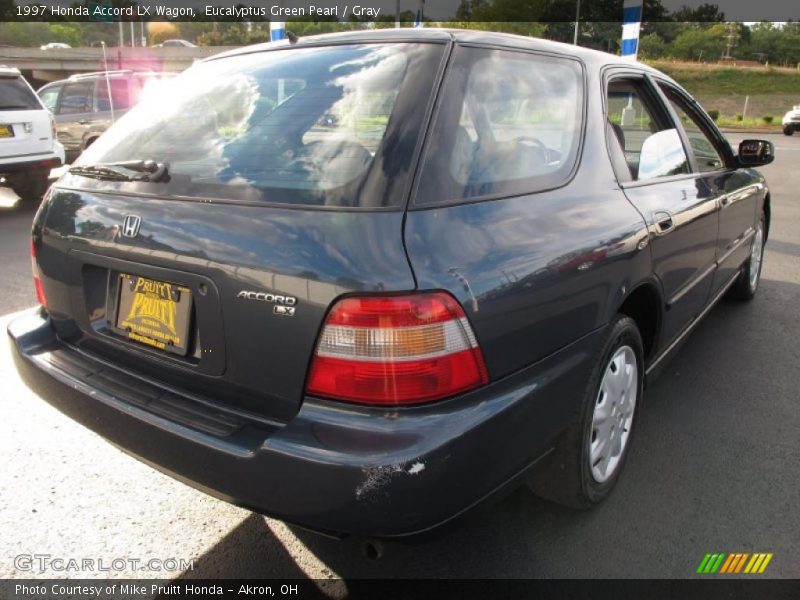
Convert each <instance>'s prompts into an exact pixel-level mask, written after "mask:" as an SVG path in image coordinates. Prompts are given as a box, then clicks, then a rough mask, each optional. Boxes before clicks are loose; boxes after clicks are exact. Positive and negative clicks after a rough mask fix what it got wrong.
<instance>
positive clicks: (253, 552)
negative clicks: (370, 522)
mask: <svg viewBox="0 0 800 600" xmlns="http://www.w3.org/2000/svg"><path fill="white" fill-rule="evenodd" d="M799 292H800V287H799V286H798V284H797V283H793V282H787V281H778V280H770V279H764V280H762V289H761V290H760V293H759V296H758V297H757V298H756V299H755V300H754V301H753V302H751V303H747V304H742V303H739V302H734V301H727V300H725V301H723V302H721V303H720V304H719V306H717V307H716V308H715V309H714V310H713V311H711V313H710V314H709V316H708V318H707V319H705V320H704V322H703V323H701V324H700V325H699V326H698V328H697V329H696V330H695V331H694V332H693V334H692V335H691V336H690V337H689V339H688V341H687V343H686V344H685V346H684V347H683V348H682V349H681V350H680V351H679V352H678V353H677V354H676V355H675V356H674V358H673V359H672V360H671V361H670V362H669V363H668V364H667V368H666V369H665V372H664V374H662V375H661V377H660V378H659V379H658V380H657V381H656V382H655V383H654V384H653V385H652V386H650V388H649V389H648V391H647V394H646V397H645V400H644V405H643V407H642V408H643V410H642V411H641V413H640V415H639V417H638V425H637V434H636V436H637V437H636V439H635V440H634V442H633V452H632V454H631V456H630V457H629V460H628V462H627V465H626V472H625V474H624V476H623V477H622V478H621V480H620V481H619V484H618V486H617V489H616V490H615V491H614V493H612V494H611V496H610V497H609V498H608V499H607V500H606V502H604V503H603V504H601V505H600V506H597V507H595V508H594V509H592V510H589V511H576V510H572V509H567V508H564V507H561V506H557V505H555V504H551V503H548V502H546V501H543V500H540V499H538V498H536V497H535V496H533V494H531V493H530V492H529V491H528V490H526V489H519V490H517V491H515V492H513V493H511V494H510V495H509V496H507V497H505V498H503V499H501V500H496V501H494V502H493V503H490V504H486V505H483V506H480V507H477V508H476V509H473V510H472V511H470V512H468V513H467V514H466V515H464V516H462V517H460V518H458V519H456V520H455V521H454V522H453V523H452V524H451V525H449V526H445V527H444V528H442V529H440V530H437V531H435V532H432V533H430V534H428V535H425V536H421V537H417V538H414V539H412V540H406V541H400V542H390V543H387V544H385V547H384V549H385V553H384V555H383V557H382V558H380V559H369V558H367V557H366V556H365V553H364V545H363V541H362V540H358V539H354V538H347V539H344V540H334V539H329V538H326V537H323V536H320V535H318V534H314V533H311V532H308V531H305V530H302V529H300V528H297V527H293V526H285V525H283V524H281V523H278V522H275V521H268V520H267V519H265V517H263V516H260V515H255V514H253V515H251V516H250V517H248V518H247V519H245V520H244V521H243V522H242V523H241V524H240V525H239V526H238V527H237V528H235V529H234V530H233V531H231V532H230V533H229V534H228V535H227V536H225V538H223V539H222V540H220V541H219V543H218V544H217V545H216V546H214V547H213V548H212V549H211V550H209V551H208V552H207V553H206V554H205V555H203V556H201V557H200V558H199V559H197V560H196V561H195V569H194V571H192V572H191V573H187V574H186V575H185V576H186V577H190V578H195V577H243V578H308V577H309V576H311V577H342V578H344V579H350V578H373V577H401V578H402V577H412V578H444V577H452V578H471V577H478V578H481V577H500V578H526V577H536V578H550V577H691V576H692V575H693V574H694V572H695V569H696V566H697V565H696V562H697V560H699V559H698V556H700V557H702V555H703V553H704V552H706V551H707V550H708V548H707V545H708V543H709V542H710V541H713V543H715V544H717V545H720V544H721V547H722V546H724V547H727V546H731V547H732V548H733V547H734V546H735V547H736V548H738V547H739V546H741V545H742V544H744V546H746V547H748V548H749V547H764V548H768V549H769V550H770V551H775V552H776V556H779V554H781V555H783V556H791V555H794V554H796V552H797V551H798V550H799V549H800V548H798V546H797V540H796V532H797V528H796V522H795V520H793V519H788V517H789V515H788V514H787V513H786V506H790V505H794V504H793V503H795V502H800V493H798V489H797V488H796V486H794V481H795V477H794V476H795V475H796V469H797V468H798V464H799V463H798V458H797V455H796V453H795V452H794V448H795V445H794V444H795V441H794V440H795V433H794V432H795V431H796V428H797V427H798V426H800V418H798V414H797V412H796V404H795V399H794V396H793V395H792V394H794V391H793V390H794V389H795V388H794V387H793V386H791V385H790V384H791V382H792V380H793V375H792V373H793V367H796V364H795V362H794V361H796V358H797V356H796V352H794V351H793V350H791V348H793V341H792V340H793V339H795V338H794V337H793V336H796V335H797V326H796V321H795V320H794V318H793V317H792V315H791V314H790V311H787V307H789V306H791V298H797V297H798V293H799ZM787 344H788V345H787ZM787 349H788V350H787ZM754 357H755V361H754ZM787 390H789V391H788V392H787ZM745 416H746V419H744V417H745ZM753 432H756V433H757V434H758V436H759V439H762V442H761V443H760V444H753V443H752V441H748V440H749V436H750V435H751V434H752V433H753ZM745 489H747V490H748V492H747V493H744V492H743V491H742V490H745ZM719 497H724V498H727V499H728V500H727V504H726V506H725V507H720V505H719V504H718V503H717V502H716V501H714V500H713V499H714V498H719ZM756 498H759V499H760V500H759V505H760V509H759V510H758V511H752V510H749V509H748V507H752V503H753V502H754V501H755V499H756ZM728 505H730V506H728ZM736 515H738V516H736ZM741 515H747V516H746V518H744V519H742V518H741ZM770 515H771V516H770ZM776 515H782V518H781V519H780V523H781V525H780V526H777V525H776V522H775V521H774V519H773V517H774V516H776ZM734 517H735V518H734ZM787 519H788V520H787ZM598 547H603V548H604V550H603V552H600V553H598V552H597V548H598ZM715 547H716V546H715ZM786 568H790V567H789V565H788V564H787V565H786ZM773 569H774V571H775V572H774V573H773V576H775V575H778V574H779V573H781V571H779V569H781V566H780V562H778V561H777V560H776V561H775V564H774V565H773ZM782 574H783V575H784V576H790V575H791V574H792V573H791V572H790V571H786V570H785V569H784V570H783V573H782ZM794 576H796V573H794Z"/></svg>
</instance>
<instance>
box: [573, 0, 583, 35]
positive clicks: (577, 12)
mask: <svg viewBox="0 0 800 600" xmlns="http://www.w3.org/2000/svg"><path fill="white" fill-rule="evenodd" d="M580 20H581V0H577V2H576V6H575V36H574V37H573V39H572V44H573V45H574V46H577V45H578V22H579V21H580Z"/></svg>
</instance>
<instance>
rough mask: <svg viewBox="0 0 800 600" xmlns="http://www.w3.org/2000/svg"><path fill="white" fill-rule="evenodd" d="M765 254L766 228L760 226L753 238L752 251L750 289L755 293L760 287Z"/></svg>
mask: <svg viewBox="0 0 800 600" xmlns="http://www.w3.org/2000/svg"><path fill="white" fill-rule="evenodd" d="M763 253H764V228H763V227H762V226H761V223H759V224H758V228H757V229H756V233H755V235H754V236H753V246H752V248H751V249H750V289H751V290H752V291H755V289H756V287H758V276H759V273H760V271H761V257H762V256H763Z"/></svg>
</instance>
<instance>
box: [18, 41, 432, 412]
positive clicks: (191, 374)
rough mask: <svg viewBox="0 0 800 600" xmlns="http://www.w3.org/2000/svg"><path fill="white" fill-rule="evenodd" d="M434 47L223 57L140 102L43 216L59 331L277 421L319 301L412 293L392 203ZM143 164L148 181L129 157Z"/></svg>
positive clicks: (307, 351) (48, 281) (181, 387)
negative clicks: (152, 169) (354, 295)
mask: <svg viewBox="0 0 800 600" xmlns="http://www.w3.org/2000/svg"><path fill="white" fill-rule="evenodd" d="M442 54H443V47H442V46H438V45H430V44H375V45H370V44H361V45H340V46H336V47H325V48H297V49H291V50H282V51H271V52H265V53H259V54H249V55H245V56H241V57H231V58H226V59H223V60H219V61H211V62H209V63H207V64H205V65H202V66H200V67H195V68H193V69H191V70H190V72H187V73H186V74H184V75H183V76H181V77H178V78H176V80H175V81H173V82H170V84H169V85H167V86H165V87H164V91H163V94H165V95H162V96H160V97H157V98H156V97H154V98H149V99H147V100H145V101H144V102H143V103H142V104H140V105H138V106H137V107H136V108H134V109H133V110H132V111H131V112H130V113H128V115H126V116H125V117H124V118H123V119H121V120H120V121H119V122H118V123H117V124H116V125H115V126H114V127H112V128H111V129H110V130H109V131H108V133H107V134H106V135H105V136H103V137H102V138H101V139H100V140H99V141H98V142H96V143H95V144H94V145H93V146H92V147H91V148H90V149H89V150H88V151H87V152H85V153H84V154H83V155H82V156H81V158H80V159H79V161H78V163H76V165H74V166H73V169H72V170H73V172H72V173H68V174H66V175H65V176H64V177H63V178H62V179H61V180H60V181H59V182H58V183H57V184H56V185H55V186H54V187H53V189H52V191H51V193H50V195H49V197H48V199H47V201H46V203H45V205H44V206H43V208H42V210H41V211H40V213H39V214H38V216H37V220H36V222H35V226H34V238H35V241H36V244H37V260H38V263H39V272H40V276H41V279H42V285H43V288H44V291H45V294H46V297H47V305H48V311H49V312H50V314H51V316H52V318H53V322H54V325H55V327H56V329H57V332H58V334H59V337H60V338H61V339H62V340H63V341H65V342H67V343H69V344H72V345H74V346H75V347H77V348H79V349H80V350H83V351H85V352H88V353H90V354H92V355H93V356H95V357H99V358H101V359H102V360H106V361H109V362H111V363H112V364H113V365H115V366H117V367H122V368H125V369H128V370H130V371H133V372H134V373H140V374H143V375H146V376H149V377H151V378H154V379H157V380H158V381H160V382H161V383H162V384H164V385H165V386H167V387H172V388H174V389H175V390H177V391H180V392H182V393H186V394H192V395H196V396H199V397H202V398H208V399H211V400H214V401H216V402H224V403H226V404H228V405H230V406H232V407H235V408H237V409H240V410H242V411H247V412H248V413H251V414H254V415H259V416H262V417H265V418H268V419H271V420H278V421H286V420H288V419H290V418H291V417H292V416H293V415H294V414H295V413H296V411H297V410H298V408H299V406H300V403H301V401H302V396H303V389H304V385H305V379H306V371H307V368H308V364H309V361H310V359H311V356H312V353H313V350H314V345H315V343H316V339H317V336H318V333H319V330H320V327H321V325H322V322H323V319H324V317H325V314H326V312H327V310H328V308H329V307H330V305H331V303H332V302H333V301H334V300H335V299H336V298H337V297H339V296H341V295H342V294H347V293H351V292H362V291H401V290H409V289H413V288H414V285H415V284H414V278H413V274H412V272H411V269H410V266H409V264H408V260H407V258H406V255H405V251H404V246H403V238H402V227H403V217H404V212H403V208H404V202H405V197H406V194H407V191H408V185H409V183H410V182H409V173H410V172H411V168H412V165H413V162H414V160H415V156H416V153H417V152H418V148H419V140H418V138H419V135H420V129H421V122H422V113H423V112H424V111H422V110H420V106H419V102H420V96H419V94H420V89H424V90H425V93H426V94H430V90H431V89H432V87H433V86H432V80H433V78H434V77H435V73H436V70H437V66H438V64H439V62H440V60H441V59H442ZM423 105H424V103H423ZM143 158H146V159H152V160H153V161H155V163H156V165H157V168H158V169H159V171H158V173H157V175H158V176H157V177H156V175H154V174H153V173H151V172H150V166H143V163H127V162H125V161H131V160H134V159H143ZM144 164H145V165H148V164H147V163H144ZM147 179H156V180H155V181H148V180H147Z"/></svg>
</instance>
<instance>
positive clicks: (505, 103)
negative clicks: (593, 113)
mask: <svg viewBox="0 0 800 600" xmlns="http://www.w3.org/2000/svg"><path fill="white" fill-rule="evenodd" d="M582 115H583V76H582V69H581V66H580V64H579V63H578V62H577V61H574V60H571V59H567V58H564V59H560V58H552V57H549V56H542V55H537V54H531V53H527V52H515V51H510V50H508V51H506V50H490V49H482V48H469V47H459V48H458V49H457V50H456V56H455V59H454V62H453V63H452V65H451V67H450V69H449V72H448V75H447V78H446V80H445V85H444V91H443V95H442V98H441V102H440V105H439V107H438V109H437V116H436V120H435V124H434V127H433V130H432V133H431V135H430V141H429V142H428V148H427V150H426V152H425V160H424V165H423V168H422V172H421V176H420V183H419V186H418V189H417V195H416V198H415V204H417V205H433V204H446V203H453V202H459V201H468V200H473V199H478V198H490V197H498V196H511V195H519V194H526V193H533V192H537V191H542V190H545V189H550V188H554V187H558V186H559V185H562V184H564V183H565V182H566V181H567V179H568V178H569V176H570V173H571V172H572V169H573V167H574V165H575V160H576V157H577V153H578V147H579V141H580V132H581V126H582Z"/></svg>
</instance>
